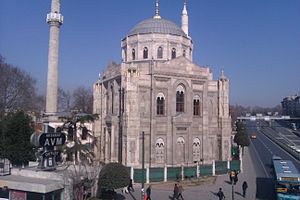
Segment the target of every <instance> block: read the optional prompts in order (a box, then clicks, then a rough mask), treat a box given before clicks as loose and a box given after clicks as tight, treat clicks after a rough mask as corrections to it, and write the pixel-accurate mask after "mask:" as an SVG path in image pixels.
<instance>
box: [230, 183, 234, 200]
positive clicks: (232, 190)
mask: <svg viewBox="0 0 300 200" xmlns="http://www.w3.org/2000/svg"><path fill="white" fill-rule="evenodd" d="M233 182H234V181H231V192H232V193H231V199H232V200H234V185H233Z"/></svg>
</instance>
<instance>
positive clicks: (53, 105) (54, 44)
mask: <svg viewBox="0 0 300 200" xmlns="http://www.w3.org/2000/svg"><path fill="white" fill-rule="evenodd" d="M46 21H47V23H48V24H49V27H50V34H49V50H48V75H47V76H48V77H47V96H46V114H48V115H55V114H56V113H57V71H58V70H57V67H58V44H59V27H60V26H61V25H62V23H63V16H62V15H61V14H60V0H52V2H51V11H50V13H49V14H47V19H46Z"/></svg>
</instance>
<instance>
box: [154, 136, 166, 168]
mask: <svg viewBox="0 0 300 200" xmlns="http://www.w3.org/2000/svg"><path fill="white" fill-rule="evenodd" d="M164 155H165V143H164V140H163V139H162V138H158V139H157V140H156V143H155V159H156V163H164V160H165V159H164V157H165V156H164Z"/></svg>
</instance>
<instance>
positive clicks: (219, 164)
mask: <svg viewBox="0 0 300 200" xmlns="http://www.w3.org/2000/svg"><path fill="white" fill-rule="evenodd" d="M215 164H216V165H215V166H216V168H215V173H216V175H220V174H227V172H228V169H227V161H215Z"/></svg>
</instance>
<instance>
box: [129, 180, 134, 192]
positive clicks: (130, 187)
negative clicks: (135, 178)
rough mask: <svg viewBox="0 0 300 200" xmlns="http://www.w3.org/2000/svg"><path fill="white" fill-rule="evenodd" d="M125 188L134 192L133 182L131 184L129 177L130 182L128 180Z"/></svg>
mask: <svg viewBox="0 0 300 200" xmlns="http://www.w3.org/2000/svg"><path fill="white" fill-rule="evenodd" d="M127 190H128V192H130V191H132V192H134V189H133V184H132V179H130V182H129V185H128V187H127Z"/></svg>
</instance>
